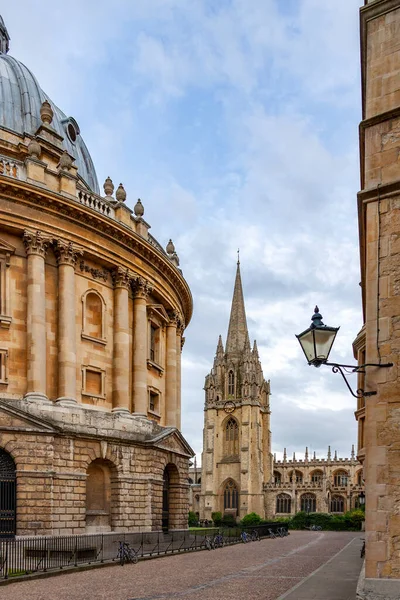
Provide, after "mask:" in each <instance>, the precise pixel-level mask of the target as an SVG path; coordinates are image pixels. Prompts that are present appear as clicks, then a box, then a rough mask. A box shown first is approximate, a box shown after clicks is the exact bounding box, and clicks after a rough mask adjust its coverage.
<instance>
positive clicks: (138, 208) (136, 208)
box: [133, 198, 144, 217]
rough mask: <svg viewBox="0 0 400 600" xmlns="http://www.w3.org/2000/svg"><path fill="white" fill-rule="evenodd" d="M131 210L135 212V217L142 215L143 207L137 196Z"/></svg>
mask: <svg viewBox="0 0 400 600" xmlns="http://www.w3.org/2000/svg"><path fill="white" fill-rule="evenodd" d="M133 212H134V213H135V217H143V215H144V208H143V204H142V201H141V199H140V198H138V200H137V202H136V204H135V206H134V208H133Z"/></svg>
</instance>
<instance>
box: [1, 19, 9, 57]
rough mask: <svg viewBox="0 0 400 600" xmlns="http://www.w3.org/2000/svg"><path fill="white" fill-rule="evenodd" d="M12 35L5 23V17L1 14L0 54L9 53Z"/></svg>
mask: <svg viewBox="0 0 400 600" xmlns="http://www.w3.org/2000/svg"><path fill="white" fill-rule="evenodd" d="M9 42H10V36H9V35H8V31H7V27H6V26H5V24H4V21H3V17H2V16H1V15H0V54H7V52H8V50H9V47H10V44H9Z"/></svg>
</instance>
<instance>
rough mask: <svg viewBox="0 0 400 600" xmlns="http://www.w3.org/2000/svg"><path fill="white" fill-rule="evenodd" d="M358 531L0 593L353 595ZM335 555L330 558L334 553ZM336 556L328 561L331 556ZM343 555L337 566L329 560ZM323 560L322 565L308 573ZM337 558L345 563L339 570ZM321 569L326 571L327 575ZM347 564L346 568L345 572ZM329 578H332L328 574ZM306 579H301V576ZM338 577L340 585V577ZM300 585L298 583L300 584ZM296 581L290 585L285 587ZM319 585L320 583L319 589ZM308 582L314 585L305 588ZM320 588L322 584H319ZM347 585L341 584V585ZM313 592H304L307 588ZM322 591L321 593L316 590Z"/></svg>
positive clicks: (306, 535)
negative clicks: (347, 567)
mask: <svg viewBox="0 0 400 600" xmlns="http://www.w3.org/2000/svg"><path fill="white" fill-rule="evenodd" d="M359 538H360V534H359V533H349V532H343V533H338V532H297V531H294V532H292V533H291V535H290V536H289V537H286V538H282V539H281V538H279V539H275V540H271V539H265V540H262V541H261V542H252V543H249V544H246V545H244V544H237V545H235V546H229V547H226V548H222V549H217V550H213V551H211V552H209V551H202V552H193V553H187V554H180V555H175V556H167V557H165V558H159V559H155V560H142V561H139V563H138V564H137V565H125V566H124V567H120V566H119V565H116V566H110V567H104V568H101V569H93V570H87V571H81V572H75V573H68V574H60V575H57V576H55V577H49V578H45V579H37V580H32V581H21V582H14V583H12V584H9V585H5V586H1V587H0V598H1V600H89V599H94V600H103V599H104V600H105V599H107V600H169V599H173V598H177V599H180V600H185V599H189V598H190V599H191V600H211V599H215V598H218V600H224V599H233V598H235V599H236V598H242V599H246V598H263V599H264V600H278V599H279V598H280V597H281V596H282V595H284V597H285V598H288V600H289V598H290V600H297V599H300V598H301V599H303V598H306V599H307V600H311V599H314V598H315V599H318V600H319V599H320V598H323V599H327V600H331V599H332V600H336V598H337V599H338V600H347V598H349V599H351V600H353V598H355V589H356V583H357V577H358V573H359V571H360V569H361V565H362V561H361V559H360V558H359V547H360V546H361V542H360V539H359ZM342 550H343V552H342V553H341V554H342V558H341V554H339V555H338V557H335V555H337V553H339V552H341V551H342ZM333 557H335V558H334V559H333V560H331V559H332V558H333ZM340 558H341V560H342V565H341V571H342V572H341V573H340V572H338V573H337V574H336V573H335V566H334V565H335V562H337V561H338V560H340ZM327 562H329V565H327V567H324V568H323V569H321V570H320V571H319V572H318V573H317V574H315V575H313V576H312V577H311V578H309V579H307V578H308V576H309V575H310V574H311V573H313V572H314V571H316V570H317V569H319V568H320V567H322V566H323V565H324V564H326V563H327ZM343 562H344V563H345V564H350V563H351V564H350V570H349V572H348V573H343ZM324 569H327V570H329V571H330V572H329V573H328V574H327V575H325V572H324ZM350 571H351V572H350ZM330 577H331V579H330ZM305 579H306V583H305V584H302V583H301V582H302V580H305ZM341 580H342V582H343V584H344V586H345V587H344V588H343V590H342V591H340V589H339V587H338V584H340V581H341ZM299 584H301V585H299ZM294 586H298V587H296V590H295V591H294V592H292V593H291V594H290V593H288V594H286V593H285V592H289V590H291V589H292V588H293V587H294ZM321 586H322V588H321ZM311 588H312V590H313V591H312V592H310V591H306V589H307V590H309V589H311ZM321 589H322V591H321ZM345 590H346V591H345ZM311 593H312V594H313V595H310V594H311ZM321 594H322V595H321Z"/></svg>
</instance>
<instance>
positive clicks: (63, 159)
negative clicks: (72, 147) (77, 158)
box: [58, 150, 73, 171]
mask: <svg viewBox="0 0 400 600" xmlns="http://www.w3.org/2000/svg"><path fill="white" fill-rule="evenodd" d="M72 163H73V160H72V158H71V157H70V155H69V154H68V152H67V151H66V150H64V152H63V153H62V154H61V156H60V160H59V163H58V168H59V169H61V170H63V171H69V170H70V168H71V167H72Z"/></svg>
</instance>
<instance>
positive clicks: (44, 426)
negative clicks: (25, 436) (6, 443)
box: [0, 400, 58, 433]
mask: <svg viewBox="0 0 400 600" xmlns="http://www.w3.org/2000/svg"><path fill="white" fill-rule="evenodd" d="M1 431H33V432H38V433H56V432H57V431H58V429H57V428H56V427H54V425H52V424H51V423H49V422H48V421H45V420H44V419H42V418H39V417H34V416H33V415H30V414H29V413H27V412H25V411H23V410H21V409H20V408H16V407H15V406H13V404H12V403H11V402H7V401H5V400H0V432H1Z"/></svg>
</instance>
